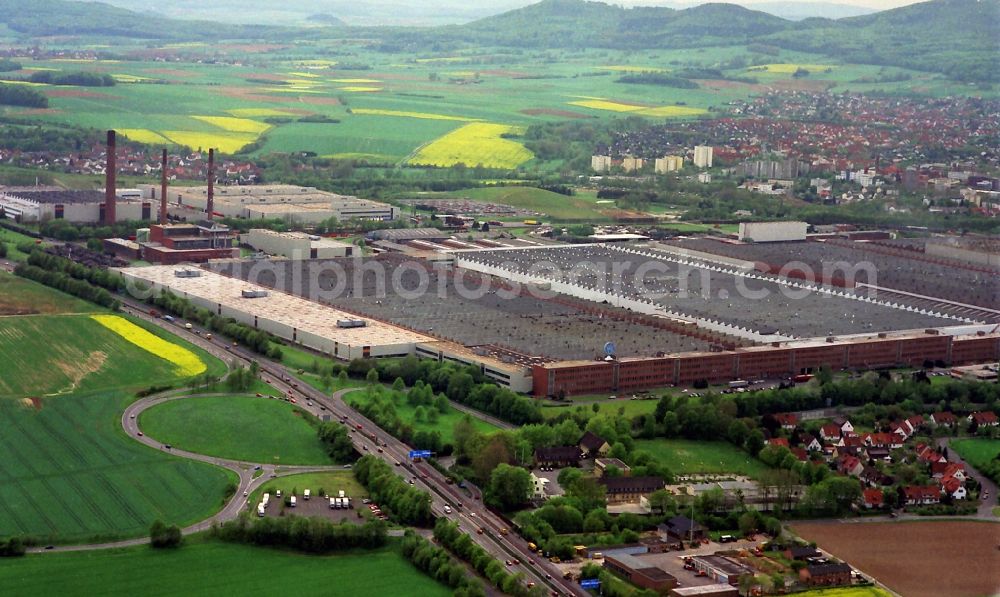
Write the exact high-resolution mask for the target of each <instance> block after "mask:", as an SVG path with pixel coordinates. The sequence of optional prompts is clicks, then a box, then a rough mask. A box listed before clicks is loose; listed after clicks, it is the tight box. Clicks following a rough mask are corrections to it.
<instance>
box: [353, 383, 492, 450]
mask: <svg viewBox="0 0 1000 597" xmlns="http://www.w3.org/2000/svg"><path fill="white" fill-rule="evenodd" d="M383 391H384V390H383ZM344 399H345V400H346V401H347V403H348V404H350V405H352V406H353V405H354V404H364V403H365V402H366V401H368V400H370V398H369V397H368V392H366V391H364V390H358V391H356V392H350V393H349V394H347V395H346V396H344ZM424 408H425V409H429V408H430V407H424ZM416 410H417V407H415V406H413V405H411V404H409V403H407V402H406V400H405V399H404V400H400V401H399V403H397V404H396V414H398V415H399V417H400V418H401V419H402V420H403V421H405V422H406V423H409V424H410V425H411V426H412V427H413V430H414V431H437V432H439V433H440V434H441V441H442V442H444V443H451V442H452V441H453V440H454V436H453V430H454V428H455V423H458V422H459V421H461V420H462V418H464V417H465V416H466V414H465V413H463V412H462V411H460V410H458V409H456V408H454V407H452V408H449V409H448V412H446V413H441V414H440V415H439V417H438V420H437V422H436V423H428V422H427V421H420V422H417V421H415V420H414V413H415V412H416ZM471 419H472V424H473V426H474V427H475V428H476V429H477V430H478V431H480V432H481V433H493V432H494V431H496V430H497V428H496V427H494V426H493V425H491V424H489V423H487V422H485V421H482V420H480V419H477V418H475V417H471Z"/></svg>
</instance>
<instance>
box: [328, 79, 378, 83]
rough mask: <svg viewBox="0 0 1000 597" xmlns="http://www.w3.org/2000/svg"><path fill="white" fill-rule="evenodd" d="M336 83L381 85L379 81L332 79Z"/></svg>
mask: <svg viewBox="0 0 1000 597" xmlns="http://www.w3.org/2000/svg"><path fill="white" fill-rule="evenodd" d="M330 80H331V81H333V82H334V83H381V82H382V81H379V80H378V79H330Z"/></svg>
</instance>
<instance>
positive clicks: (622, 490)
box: [598, 477, 667, 504]
mask: <svg viewBox="0 0 1000 597" xmlns="http://www.w3.org/2000/svg"><path fill="white" fill-rule="evenodd" d="M598 483H600V484H601V485H604V488H605V497H606V498H607V501H608V503H609V504H638V503H640V501H641V500H642V498H648V497H649V494H651V493H653V492H654V491H659V490H660V489H663V488H664V487H666V486H667V484H666V483H665V482H664V481H663V479H661V478H660V477H601V478H600V479H598Z"/></svg>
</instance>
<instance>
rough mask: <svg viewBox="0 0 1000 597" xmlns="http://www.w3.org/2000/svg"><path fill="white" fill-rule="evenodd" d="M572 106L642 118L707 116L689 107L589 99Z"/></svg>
mask: <svg viewBox="0 0 1000 597" xmlns="http://www.w3.org/2000/svg"><path fill="white" fill-rule="evenodd" d="M569 103H570V105H572V106H580V107H582V108H590V109H592V110H608V111H611V112H628V113H629V114H638V115H640V116H650V117H653V118H678V117H682V116H698V115H700V114H707V113H708V111H707V110H703V109H701V108H690V107H688V106H654V107H648V106H633V105H632V104H622V103H619V102H615V101H610V100H604V99H588V100H580V101H575V102H569Z"/></svg>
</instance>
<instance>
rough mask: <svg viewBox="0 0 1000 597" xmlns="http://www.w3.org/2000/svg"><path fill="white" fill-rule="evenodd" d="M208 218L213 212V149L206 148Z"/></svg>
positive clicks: (206, 208) (206, 210) (206, 209)
mask: <svg viewBox="0 0 1000 597" xmlns="http://www.w3.org/2000/svg"><path fill="white" fill-rule="evenodd" d="M205 212H206V214H207V215H208V219H209V220H211V219H212V214H213V213H214V212H215V150H214V149H209V150H208V205H206V206H205Z"/></svg>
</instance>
